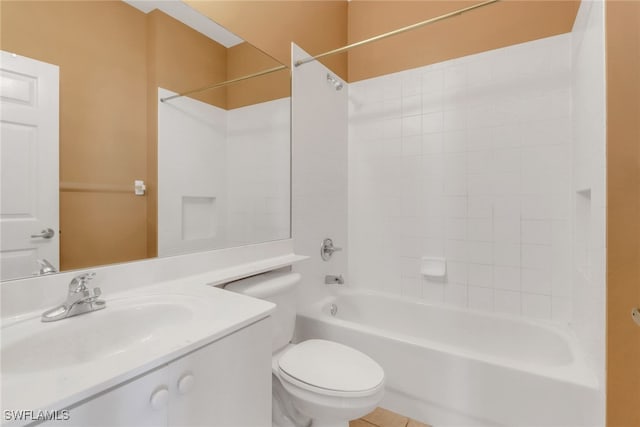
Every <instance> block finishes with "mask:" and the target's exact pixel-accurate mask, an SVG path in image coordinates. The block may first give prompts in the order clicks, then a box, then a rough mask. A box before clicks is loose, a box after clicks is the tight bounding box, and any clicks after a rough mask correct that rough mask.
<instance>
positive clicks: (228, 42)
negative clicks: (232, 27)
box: [122, 0, 244, 48]
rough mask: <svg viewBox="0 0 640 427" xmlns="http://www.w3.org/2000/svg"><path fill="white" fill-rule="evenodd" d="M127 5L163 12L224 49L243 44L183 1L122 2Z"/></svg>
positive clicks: (238, 38)
mask: <svg viewBox="0 0 640 427" xmlns="http://www.w3.org/2000/svg"><path fill="white" fill-rule="evenodd" d="M122 1H124V2H125V3H127V4H129V5H131V6H133V7H135V8H136V9H138V10H141V11H142V12H144V13H149V12H151V11H152V10H154V9H158V10H161V11H162V12H164V13H166V14H167V15H169V16H171V17H173V18H175V19H177V20H178V21H180V22H182V23H183V24H185V25H188V26H190V27H191V28H193V29H194V30H196V31H198V32H199V33H201V34H203V35H205V36H207V37H209V38H210V39H211V40H213V41H216V42H218V43H220V44H221V45H223V46H224V47H227V48H229V47H232V46H235V45H237V44H240V43H242V42H243V41H244V40H242V39H241V38H240V37H238V36H236V35H235V34H233V33H232V32H230V31H228V30H227V29H226V28H224V27H222V26H221V25H219V24H217V23H215V22H213V21H212V20H211V19H209V18H207V17H206V16H204V15H202V14H201V13H200V12H197V11H195V10H194V9H192V8H191V7H189V6H188V5H187V4H186V3H184V2H183V1H182V0H122Z"/></svg>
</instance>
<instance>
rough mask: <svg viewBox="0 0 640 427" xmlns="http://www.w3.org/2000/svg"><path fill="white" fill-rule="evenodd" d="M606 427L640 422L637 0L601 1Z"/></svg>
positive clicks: (639, 17)
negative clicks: (603, 38) (604, 77)
mask: <svg viewBox="0 0 640 427" xmlns="http://www.w3.org/2000/svg"><path fill="white" fill-rule="evenodd" d="M605 16H606V22H605V26H606V52H607V54H606V55H607V426H609V427H631V426H640V404H639V403H640V327H638V326H637V325H635V324H634V323H633V321H632V320H631V316H630V312H631V308H632V307H634V306H635V307H640V2H638V1H611V0H607V2H606V15H605Z"/></svg>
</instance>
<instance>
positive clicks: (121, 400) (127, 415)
mask: <svg viewBox="0 0 640 427" xmlns="http://www.w3.org/2000/svg"><path fill="white" fill-rule="evenodd" d="M270 322H271V318H270V317H269V318H266V319H263V320H261V321H258V322H256V323H254V324H252V325H250V326H247V327H245V328H243V329H241V330H239V331H237V332H234V333H232V334H230V335H227V336H225V337H223V338H221V339H219V340H217V341H215V342H213V343H211V344H208V345H205V346H204V347H201V348H199V349H197V350H194V351H192V352H191V353H188V354H186V355H184V356H182V357H180V358H178V359H176V360H173V361H171V362H170V363H168V364H165V365H163V366H160V367H158V368H156V369H155V370H152V371H150V372H147V373H146V374H143V375H141V376H138V377H136V378H133V379H131V380H129V381H127V382H125V383H123V384H121V385H118V386H116V387H114V388H112V389H109V390H107V391H105V392H103V393H100V394H99V395H97V396H94V397H91V398H89V399H87V400H85V401H82V402H80V403H78V404H77V405H74V406H72V407H70V408H69V416H70V419H69V420H68V421H55V422H46V423H43V424H40V425H42V426H47V427H49V426H56V427H58V426H66V427H69V426H77V427H89V426H95V427H98V426H104V427H124V426H126V427H147V426H179V427H182V426H207V427H217V426H219V427H234V426H237V427H252V426H256V427H258V426H259V427H266V426H271V323H270Z"/></svg>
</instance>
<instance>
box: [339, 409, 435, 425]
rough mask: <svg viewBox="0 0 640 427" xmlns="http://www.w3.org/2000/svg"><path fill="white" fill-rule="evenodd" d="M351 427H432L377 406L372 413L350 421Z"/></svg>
mask: <svg viewBox="0 0 640 427" xmlns="http://www.w3.org/2000/svg"><path fill="white" fill-rule="evenodd" d="M349 427H431V426H429V425H427V424H424V423H421V422H418V421H416V420H412V419H411V418H409V417H405V416H404V415H400V414H396V413H395V412H391V411H389V410H387V409H383V408H376V409H375V410H374V411H373V412H371V413H370V414H367V415H365V416H364V417H362V418H359V419H357V420H353V421H350V422H349Z"/></svg>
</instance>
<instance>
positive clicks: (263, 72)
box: [160, 65, 289, 102]
mask: <svg viewBox="0 0 640 427" xmlns="http://www.w3.org/2000/svg"><path fill="white" fill-rule="evenodd" d="M285 68H289V67H287V66H286V65H279V66H277V67H273V68H269V69H268V70H264V71H258V72H257V73H253V74H248V75H246V76H242V77H236V78H235V79H231V80H227V81H224V82H220V83H216V84H213V85H209V86H205V87H201V88H199V89H193V90H189V91H186V92H182V93H179V94H177V95H171V96H167V97H166V98H160V102H166V101H171V100H172V99H176V98H180V97H181V96H186V95H191V94H192V93H197V92H204V91H205V90H210V89H215V88H218V87H221V86H226V85H230V84H232V83H238V82H241V81H243V80H248V79H252V78H254V77H259V76H264V75H265V74H271V73H275V72H276V71H280V70H284V69H285Z"/></svg>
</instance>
